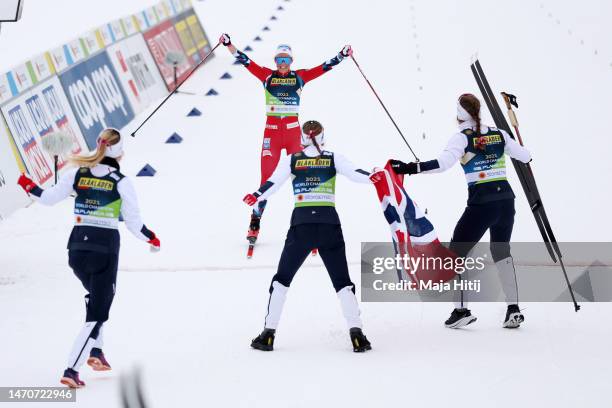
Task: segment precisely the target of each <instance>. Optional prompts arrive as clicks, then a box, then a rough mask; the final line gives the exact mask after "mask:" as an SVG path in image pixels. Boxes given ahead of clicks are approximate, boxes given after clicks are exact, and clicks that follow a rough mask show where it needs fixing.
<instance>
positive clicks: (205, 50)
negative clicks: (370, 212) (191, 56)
mask: <svg viewBox="0 0 612 408" xmlns="http://www.w3.org/2000/svg"><path fill="white" fill-rule="evenodd" d="M185 20H186V21H187V25H188V26H189V31H190V32H191V36H192V37H193V40H194V42H195V44H196V47H198V49H199V50H200V54H201V55H202V58H204V57H206V55H208V54H209V53H210V50H211V47H210V42H209V41H208V37H206V33H205V32H204V28H202V24H200V20H199V19H198V16H197V15H196V14H195V13H194V11H193V9H191V11H190V12H189V13H187V17H186V19H185Z"/></svg>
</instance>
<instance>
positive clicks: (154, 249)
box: [147, 231, 161, 252]
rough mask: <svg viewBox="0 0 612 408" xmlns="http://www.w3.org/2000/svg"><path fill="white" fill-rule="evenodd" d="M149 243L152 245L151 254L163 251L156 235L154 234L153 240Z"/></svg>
mask: <svg viewBox="0 0 612 408" xmlns="http://www.w3.org/2000/svg"><path fill="white" fill-rule="evenodd" d="M151 232H153V231H151ZM147 243H148V244H149V245H151V252H159V250H160V249H161V242H159V238H157V236H155V233H153V238H151V239H150V240H148V241H147Z"/></svg>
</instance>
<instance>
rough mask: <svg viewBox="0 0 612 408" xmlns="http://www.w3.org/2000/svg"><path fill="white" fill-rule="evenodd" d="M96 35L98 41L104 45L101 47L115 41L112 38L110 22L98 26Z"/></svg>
mask: <svg viewBox="0 0 612 408" xmlns="http://www.w3.org/2000/svg"><path fill="white" fill-rule="evenodd" d="M97 32H98V35H99V36H100V41H101V42H102V44H103V45H104V46H103V47H102V48H106V47H108V46H109V45H111V44H112V43H113V42H115V40H114V38H113V31H112V30H111V27H110V24H104V25H103V26H100V27H99V28H98V30H97Z"/></svg>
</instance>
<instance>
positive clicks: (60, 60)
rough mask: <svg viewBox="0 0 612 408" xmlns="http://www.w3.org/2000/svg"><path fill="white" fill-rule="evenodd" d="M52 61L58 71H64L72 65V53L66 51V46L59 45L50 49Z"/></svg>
mask: <svg viewBox="0 0 612 408" xmlns="http://www.w3.org/2000/svg"><path fill="white" fill-rule="evenodd" d="M49 54H50V56H51V61H52V62H53V66H54V67H55V71H56V72H62V71H64V70H65V69H67V68H68V67H69V66H70V65H72V63H73V61H72V58H71V57H70V55H69V54H68V53H67V52H66V49H65V48H64V46H61V47H57V48H54V49H52V50H51V51H49Z"/></svg>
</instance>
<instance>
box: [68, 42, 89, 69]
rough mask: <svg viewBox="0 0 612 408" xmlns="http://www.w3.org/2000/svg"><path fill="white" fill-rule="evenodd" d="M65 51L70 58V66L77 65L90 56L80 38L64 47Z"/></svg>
mask: <svg viewBox="0 0 612 408" xmlns="http://www.w3.org/2000/svg"><path fill="white" fill-rule="evenodd" d="M64 51H65V53H66V54H67V55H68V56H69V57H70V60H69V62H70V64H75V63H77V62H79V61H82V60H84V59H85V58H87V57H88V56H89V53H88V52H87V50H86V49H85V47H84V44H83V42H82V41H81V39H80V38H77V39H75V40H72V41H70V42H69V43H68V44H66V45H64Z"/></svg>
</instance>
